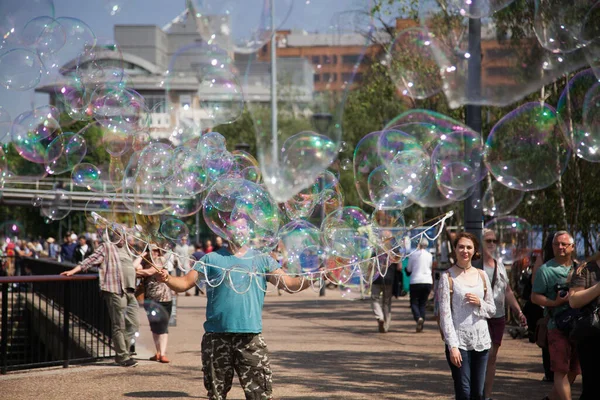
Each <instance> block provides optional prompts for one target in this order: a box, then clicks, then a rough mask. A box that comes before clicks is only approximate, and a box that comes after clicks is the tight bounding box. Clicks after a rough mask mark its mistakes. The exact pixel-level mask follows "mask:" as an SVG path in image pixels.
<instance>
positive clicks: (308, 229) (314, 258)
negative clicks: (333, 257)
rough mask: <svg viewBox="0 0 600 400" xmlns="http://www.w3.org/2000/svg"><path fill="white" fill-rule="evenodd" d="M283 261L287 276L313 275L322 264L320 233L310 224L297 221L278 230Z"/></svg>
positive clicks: (322, 253)
mask: <svg viewBox="0 0 600 400" xmlns="http://www.w3.org/2000/svg"><path fill="white" fill-rule="evenodd" d="M279 238H280V240H281V243H282V251H283V259H284V262H285V265H286V267H287V273H289V274H305V273H314V272H317V271H318V270H319V267H320V266H321V263H322V262H323V257H324V249H323V246H322V244H321V232H320V231H319V229H318V228H317V227H316V226H314V225H313V224H311V223H310V222H307V221H304V220H302V219H297V220H293V221H290V222H288V223H287V224H285V225H284V226H282V227H281V229H280V230H279Z"/></svg>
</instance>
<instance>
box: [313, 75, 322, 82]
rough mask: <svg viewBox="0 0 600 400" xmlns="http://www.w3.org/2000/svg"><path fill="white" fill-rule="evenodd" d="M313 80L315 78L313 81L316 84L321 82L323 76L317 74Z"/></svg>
mask: <svg viewBox="0 0 600 400" xmlns="http://www.w3.org/2000/svg"><path fill="white" fill-rule="evenodd" d="M313 78H314V79H313V80H314V82H315V83H317V82H321V75H319V74H315V75H314V77H313Z"/></svg>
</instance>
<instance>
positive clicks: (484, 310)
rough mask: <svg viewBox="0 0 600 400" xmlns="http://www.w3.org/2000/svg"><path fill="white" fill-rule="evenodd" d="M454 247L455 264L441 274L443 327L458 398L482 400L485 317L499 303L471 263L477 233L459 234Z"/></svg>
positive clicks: (487, 341) (487, 346)
mask: <svg viewBox="0 0 600 400" xmlns="http://www.w3.org/2000/svg"><path fill="white" fill-rule="evenodd" d="M454 249H455V259H456V264H455V265H454V266H452V267H451V268H450V269H448V271H446V272H444V273H443V274H442V276H441V278H440V286H439V296H438V297H439V302H440V304H439V307H440V310H439V312H440V328H441V331H442V335H443V338H444V341H445V343H446V360H447V361H448V365H449V366H450V370H451V371H452V379H453V380H454V394H455V398H456V399H457V400H481V399H483V386H484V383H485V371H486V366H487V359H488V352H489V349H490V348H491V347H492V341H491V338H490V332H489V329H488V326H487V321H486V320H487V319H488V318H491V317H492V316H493V315H494V314H495V313H496V305H495V303H494V299H493V295H492V291H491V290H489V287H490V281H489V278H488V277H487V274H485V273H484V272H483V271H481V270H479V269H477V268H473V265H472V259H473V258H476V259H477V258H479V253H478V251H479V250H478V249H479V242H478V240H477V238H476V237H475V235H473V234H471V233H467V232H461V233H459V234H457V235H456V241H455V243H454Z"/></svg>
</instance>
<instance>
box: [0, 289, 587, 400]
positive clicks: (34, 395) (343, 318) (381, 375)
mask: <svg viewBox="0 0 600 400" xmlns="http://www.w3.org/2000/svg"><path fill="white" fill-rule="evenodd" d="M178 300H179V304H178V308H177V311H178V319H177V320H178V326H177V327H172V328H171V332H170V334H169V340H170V343H169V357H170V358H171V361H172V362H171V364H160V363H156V362H151V361H141V360H147V359H148V357H150V356H151V355H152V354H153V347H154V346H153V344H152V338H151V334H150V330H149V328H148V323H147V320H146V316H145V314H144V311H143V310H140V319H141V322H142V324H141V328H140V332H141V336H140V339H139V342H138V346H137V350H138V357H139V358H140V364H139V366H138V367H136V368H130V369H125V368H122V367H117V366H114V365H111V364H110V363H108V362H105V363H100V364H95V365H86V366H73V367H70V368H68V369H63V368H52V369H45V370H33V371H26V372H13V373H10V374H8V375H5V376H0V399H12V400H20V399H39V400H50V399H60V400H65V399H121V398H137V399H145V398H160V399H181V398H196V399H206V391H205V390H204V387H203V384H202V372H201V368H200V340H201V337H202V334H203V329H202V323H203V321H204V309H205V308H204V306H205V304H206V298H205V297H184V296H179V297H178ZM393 312H394V314H393V321H392V327H391V331H390V332H389V333H386V334H381V333H378V332H377V324H376V323H375V319H374V317H373V316H372V314H371V310H370V303H369V302H366V301H348V300H344V299H342V298H341V297H340V295H339V293H338V292H336V291H333V290H329V291H328V292H327V296H326V297H324V298H323V297H318V295H317V294H315V293H314V292H312V291H311V290H310V289H309V290H308V291H305V292H302V293H299V294H294V295H289V294H284V295H283V296H278V295H277V293H276V292H274V293H269V294H267V299H266V304H265V312H264V336H265V338H266V340H267V343H268V345H269V349H270V351H271V356H272V367H273V370H274V395H275V398H277V399H304V400H312V399H314V400H324V399H432V400H433V399H449V398H452V397H453V396H452V379H451V377H450V372H449V368H448V365H447V363H446V360H445V357H444V353H443V351H444V349H443V345H442V342H441V339H440V335H439V333H438V330H437V326H436V324H435V322H434V321H428V322H427V323H426V325H425V331H424V333H421V334H416V333H415V332H414V322H413V321H412V319H411V317H410V310H409V308H408V298H401V299H399V300H396V301H395V303H394V309H393ZM541 378H542V367H541V352H540V350H539V349H538V348H537V347H536V346H535V345H534V344H530V343H528V342H527V341H526V340H521V339H519V340H513V339H511V338H510V336H508V335H506V336H505V339H504V344H503V346H502V348H501V350H500V356H499V365H498V372H497V379H496V387H495V393H494V399H500V400H502V399H515V400H517V399H518V400H525V399H527V400H528V399H541V398H542V397H544V395H545V394H546V391H548V390H549V389H550V386H549V385H548V384H544V383H542V382H541ZM579 390H580V379H579V378H578V380H577V382H576V383H575V390H574V396H573V398H577V397H578V395H579ZM228 398H229V399H244V396H243V392H242V390H241V389H240V388H239V385H238V384H237V382H234V387H233V389H232V391H231V393H230V395H229V397H228Z"/></svg>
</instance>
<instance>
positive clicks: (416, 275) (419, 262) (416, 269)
mask: <svg viewBox="0 0 600 400" xmlns="http://www.w3.org/2000/svg"><path fill="white" fill-rule="evenodd" d="M432 264H433V257H432V256H431V253H429V252H428V251H427V250H425V249H419V250H417V251H415V252H414V253H412V254H411V255H410V257H408V266H407V267H406V269H407V271H408V272H410V273H411V274H410V284H411V285H414V284H417V283H429V284H433V277H432V276H431V266H432Z"/></svg>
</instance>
